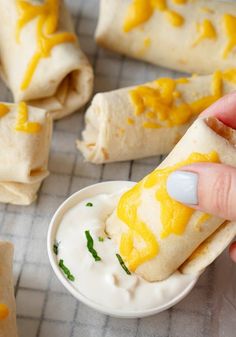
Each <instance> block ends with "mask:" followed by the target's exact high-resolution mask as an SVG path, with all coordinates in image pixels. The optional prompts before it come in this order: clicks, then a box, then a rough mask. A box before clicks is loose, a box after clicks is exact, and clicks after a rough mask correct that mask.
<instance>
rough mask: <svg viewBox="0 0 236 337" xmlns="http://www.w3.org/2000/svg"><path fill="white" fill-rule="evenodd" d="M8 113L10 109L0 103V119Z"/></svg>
mask: <svg viewBox="0 0 236 337" xmlns="http://www.w3.org/2000/svg"><path fill="white" fill-rule="evenodd" d="M9 111H10V109H9V108H8V106H6V105H5V104H3V103H0V117H3V116H5V115H6V114H7V113H8V112H9Z"/></svg>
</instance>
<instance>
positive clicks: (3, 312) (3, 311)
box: [0, 303, 9, 321]
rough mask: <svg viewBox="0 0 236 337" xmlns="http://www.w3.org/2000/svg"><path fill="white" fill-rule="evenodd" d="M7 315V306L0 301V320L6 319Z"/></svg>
mask: <svg viewBox="0 0 236 337" xmlns="http://www.w3.org/2000/svg"><path fill="white" fill-rule="evenodd" d="M8 316H9V309H8V306H7V305H6V304H4V303H0V321H1V320H4V319H6V318H7V317H8Z"/></svg>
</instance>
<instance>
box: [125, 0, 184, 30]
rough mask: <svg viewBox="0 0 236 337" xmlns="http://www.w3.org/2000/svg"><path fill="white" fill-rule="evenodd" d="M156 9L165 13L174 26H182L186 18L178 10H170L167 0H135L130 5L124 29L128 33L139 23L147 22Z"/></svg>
mask: <svg viewBox="0 0 236 337" xmlns="http://www.w3.org/2000/svg"><path fill="white" fill-rule="evenodd" d="M182 4H184V2H183V1H182ZM155 10H159V11H161V12H164V13H165V16H166V18H167V20H168V21H169V22H170V24H172V25H173V26H177V27H178V26H181V25H183V23H184V18H183V17H182V16H181V15H180V14H179V13H177V12H175V11H173V10H170V9H169V8H168V6H167V4H166V0H133V1H132V3H131V4H130V5H129V7H128V11H127V15H126V17H125V21H124V25H123V29H124V31H125V32H126V33H127V32H129V31H131V30H133V29H134V28H136V27H138V26H139V25H141V24H143V23H146V22H147V21H148V20H149V19H150V18H151V17H152V15H153V13H154V11H155Z"/></svg>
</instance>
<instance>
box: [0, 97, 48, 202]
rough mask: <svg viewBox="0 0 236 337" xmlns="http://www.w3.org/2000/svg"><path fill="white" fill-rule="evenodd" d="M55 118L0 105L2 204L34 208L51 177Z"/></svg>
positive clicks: (34, 110)
mask: <svg viewBox="0 0 236 337" xmlns="http://www.w3.org/2000/svg"><path fill="white" fill-rule="evenodd" d="M51 134H52V118H51V115H50V114H49V113H48V112H46V111H45V110H42V109H38V108H34V107H29V106H27V105H26V103H24V102H20V103H19V104H9V103H0V135H1V137H0V202H8V203H12V204H18V205H29V204H31V203H32V202H33V201H34V200H35V198H36V195H37V191H38V189H39V187H40V184H41V182H42V181H43V179H45V178H46V177H47V175H48V169H47V167H48V156H49V149H50V143H51Z"/></svg>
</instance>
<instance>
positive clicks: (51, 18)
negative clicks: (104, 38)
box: [16, 0, 76, 90]
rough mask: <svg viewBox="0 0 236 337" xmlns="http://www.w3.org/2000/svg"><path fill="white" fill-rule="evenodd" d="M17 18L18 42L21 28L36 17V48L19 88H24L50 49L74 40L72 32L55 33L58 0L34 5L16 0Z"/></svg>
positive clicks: (57, 19)
mask: <svg viewBox="0 0 236 337" xmlns="http://www.w3.org/2000/svg"><path fill="white" fill-rule="evenodd" d="M16 5H17V10H18V12H19V20H18V22H17V25H16V40H17V41H18V42H20V34H21V31H22V29H23V28H24V27H25V26H26V25H27V24H28V23H29V22H31V21H32V20H34V19H37V26H36V41H37V49H36V51H35V53H34V55H33V57H32V59H31V60H30V62H29V64H28V67H27V70H26V72H25V75H24V78H23V81H22V83H21V90H26V89H27V88H28V87H29V85H30V83H31V81H32V78H33V76H34V74H35V71H36V69H37V67H38V64H39V62H40V61H41V60H42V59H43V58H47V57H50V56H51V51H52V49H53V48H54V47H55V46H57V45H59V44H62V43H72V42H75V41H76V36H75V35H74V34H72V33H67V32H61V33H56V31H57V28H58V21H59V10H60V1H59V0H45V2H44V3H43V4H40V5H36V4H31V3H29V2H26V1H24V0H16Z"/></svg>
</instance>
